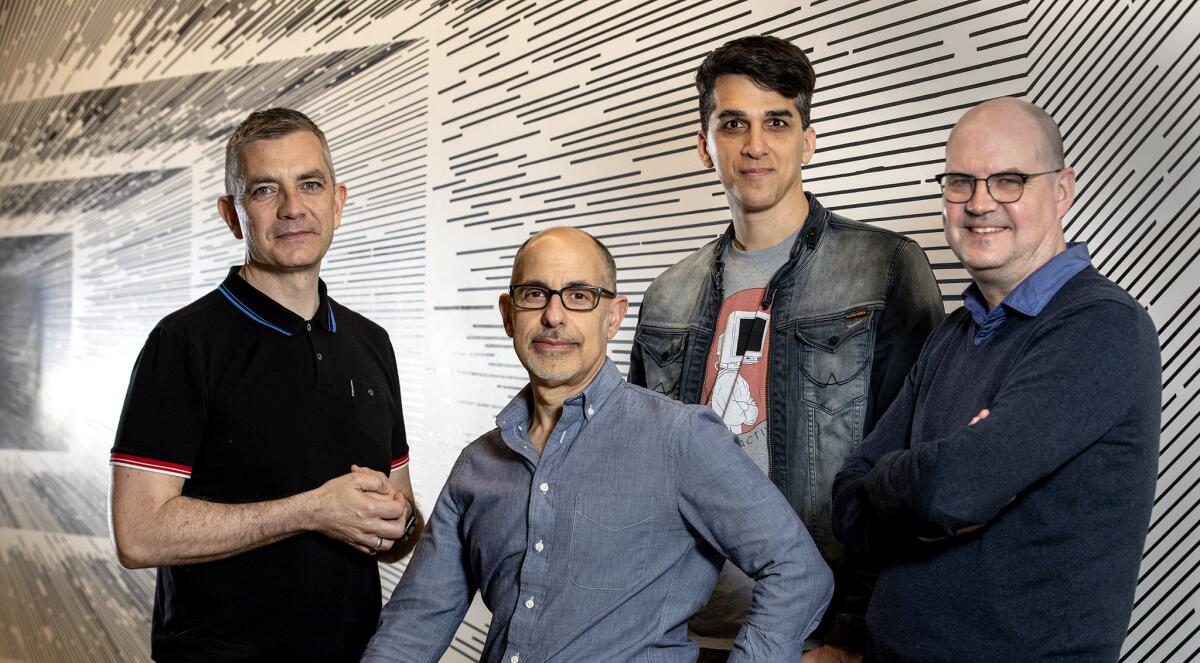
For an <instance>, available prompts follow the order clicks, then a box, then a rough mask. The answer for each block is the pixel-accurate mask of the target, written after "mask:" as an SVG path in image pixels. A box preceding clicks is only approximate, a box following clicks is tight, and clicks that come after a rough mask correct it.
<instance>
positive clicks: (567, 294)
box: [508, 285, 617, 311]
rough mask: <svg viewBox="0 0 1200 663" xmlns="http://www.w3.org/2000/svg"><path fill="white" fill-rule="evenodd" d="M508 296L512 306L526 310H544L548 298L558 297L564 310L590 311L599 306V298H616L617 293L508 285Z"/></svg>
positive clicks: (595, 288) (588, 288)
mask: <svg viewBox="0 0 1200 663" xmlns="http://www.w3.org/2000/svg"><path fill="white" fill-rule="evenodd" d="M508 294H509V296H510V297H512V301H513V305H514V306H516V307H517V308H522V309H528V310H534V311H536V310H540V309H544V308H546V307H547V306H549V304H550V298H551V297H553V296H554V295H558V299H559V301H561V302H562V305H563V307H564V308H566V309H569V310H571V311H591V310H594V309H595V308H596V307H597V306H599V305H600V298H601V297H616V296H617V293H615V292H613V291H612V290H606V289H605V288H601V287H600V286H596V285H573V286H571V287H569V288H563V289H562V290H551V289H550V288H546V287H544V286H540V285H510V286H508Z"/></svg>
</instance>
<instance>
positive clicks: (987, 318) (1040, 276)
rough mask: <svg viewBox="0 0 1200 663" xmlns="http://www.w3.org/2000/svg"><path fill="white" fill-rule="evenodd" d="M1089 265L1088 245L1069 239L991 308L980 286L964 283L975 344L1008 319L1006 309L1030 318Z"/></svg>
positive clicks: (980, 343) (1090, 259)
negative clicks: (1069, 240) (1059, 249)
mask: <svg viewBox="0 0 1200 663" xmlns="http://www.w3.org/2000/svg"><path fill="white" fill-rule="evenodd" d="M1091 264H1092V257H1091V255H1089V254H1088V249H1087V245H1086V244H1084V243H1083V242H1071V243H1070V244H1068V245H1067V250H1066V251H1063V252H1062V253H1060V254H1058V255H1056V256H1054V257H1053V258H1051V259H1050V260H1049V261H1047V262H1046V264H1044V265H1042V266H1041V267H1038V268H1037V269H1036V270H1034V272H1033V273H1032V274H1030V275H1029V276H1026V277H1025V280H1024V281H1021V282H1020V283H1019V284H1018V285H1017V287H1016V288H1014V289H1013V291H1012V292H1010V293H1008V296H1007V297H1005V298H1004V301H1002V302H1000V305H999V306H997V307H996V308H994V309H992V310H990V311H989V310H988V307H987V300H986V299H984V297H983V293H981V292H980V291H979V286H977V285H975V284H974V283H972V284H971V285H969V286H967V289H966V291H965V292H963V306H964V307H966V309H967V311H969V312H970V313H971V319H972V320H974V321H975V326H976V327H977V329H976V330H975V336H974V338H973V339H972V342H973V343H974V344H975V345H983V344H984V343H985V342H986V341H987V340H988V339H989V338H991V337H992V335H993V334H995V333H996V330H998V329H1000V327H1001V326H1003V325H1004V321H1005V320H1008V310H1009V309H1011V310H1013V311H1016V312H1018V313H1021V314H1023V315H1027V316H1029V317H1031V318H1032V317H1035V316H1037V315H1038V314H1039V313H1041V312H1042V309H1044V308H1046V304H1047V303H1049V302H1050V299H1051V298H1052V297H1054V295H1055V293H1057V292H1058V290H1059V288H1061V287H1062V286H1063V284H1064V283H1066V282H1067V281H1070V280H1071V277H1072V276H1075V275H1076V274H1078V273H1079V272H1081V271H1083V270H1084V269H1085V268H1086V267H1087V266H1088V265H1091Z"/></svg>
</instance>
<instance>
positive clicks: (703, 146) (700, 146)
mask: <svg viewBox="0 0 1200 663" xmlns="http://www.w3.org/2000/svg"><path fill="white" fill-rule="evenodd" d="M696 154H698V155H700V163H702V164H704V167H705V168H712V167H713V160H712V155H710V154H709V153H708V136H706V135H704V130H703V129H701V130H700V131H697V132H696Z"/></svg>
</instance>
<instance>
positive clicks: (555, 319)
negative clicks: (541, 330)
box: [542, 293, 567, 329]
mask: <svg viewBox="0 0 1200 663" xmlns="http://www.w3.org/2000/svg"><path fill="white" fill-rule="evenodd" d="M566 319H567V308H566V307H565V306H563V303H562V294H561V293H560V294H559V295H557V296H555V295H551V296H550V301H548V302H546V308H544V309H542V325H543V326H545V327H549V328H551V329H553V328H555V327H560V326H562V324H563V323H564V322H566Z"/></svg>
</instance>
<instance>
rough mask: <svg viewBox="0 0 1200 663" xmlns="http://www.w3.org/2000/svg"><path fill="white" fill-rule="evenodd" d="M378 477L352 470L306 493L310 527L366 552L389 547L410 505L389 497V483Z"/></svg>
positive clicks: (400, 531) (399, 529)
mask: <svg viewBox="0 0 1200 663" xmlns="http://www.w3.org/2000/svg"><path fill="white" fill-rule="evenodd" d="M381 477H383V475H382V474H367V473H363V472H353V471H352V472H349V473H347V474H343V475H342V476H340V477H336V478H334V479H330V480H329V481H326V482H325V484H324V485H322V486H321V487H320V488H317V489H316V490H314V491H312V492H311V493H309V495H308V497H309V499H310V500H311V507H310V508H311V513H312V516H313V521H312V522H313V526H312V529H314V530H316V531H318V532H321V533H322V534H324V535H325V536H328V537H329V538H331V539H337V540H338V541H342V542H345V543H346V544H348V545H349V546H351V547H352V548H354V549H355V550H358V551H359V552H361V553H364V554H367V555H373V554H375V553H378V552H382V551H384V550H389V549H391V547H392V545H393V544H394V543H395V541H396V539H399V538H400V537H402V536H404V525H405V523H406V522H407V521H408V516H409V512H410V511H411V509H410V507H409V505H408V502H407V501H405V500H394V499H392V498H391V493H392V491H393V488H392V485H391V484H390V483H388V481H387V480H386V478H381Z"/></svg>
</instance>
